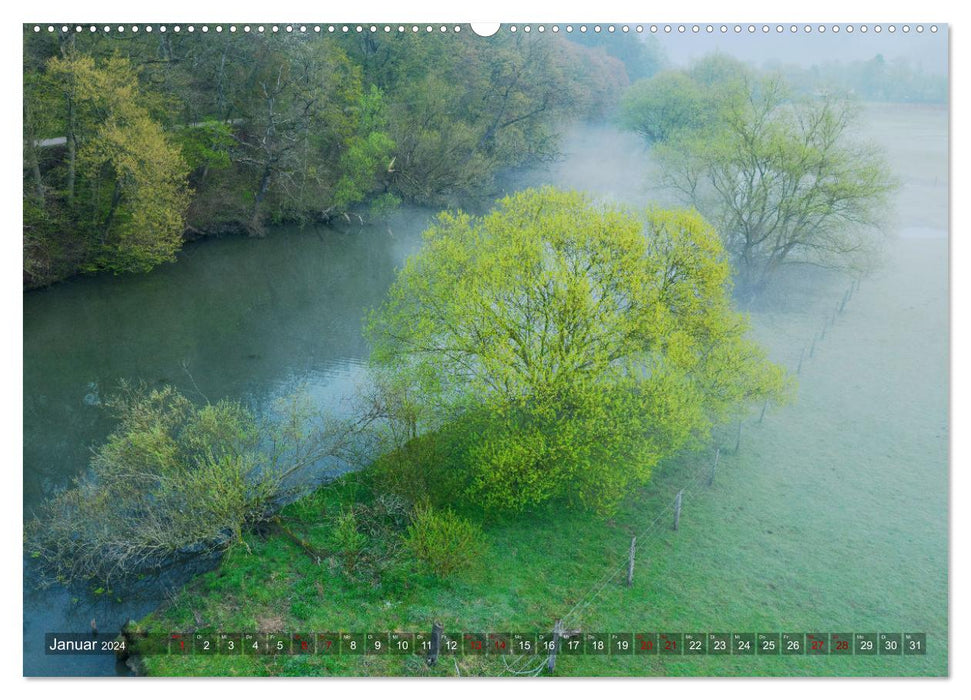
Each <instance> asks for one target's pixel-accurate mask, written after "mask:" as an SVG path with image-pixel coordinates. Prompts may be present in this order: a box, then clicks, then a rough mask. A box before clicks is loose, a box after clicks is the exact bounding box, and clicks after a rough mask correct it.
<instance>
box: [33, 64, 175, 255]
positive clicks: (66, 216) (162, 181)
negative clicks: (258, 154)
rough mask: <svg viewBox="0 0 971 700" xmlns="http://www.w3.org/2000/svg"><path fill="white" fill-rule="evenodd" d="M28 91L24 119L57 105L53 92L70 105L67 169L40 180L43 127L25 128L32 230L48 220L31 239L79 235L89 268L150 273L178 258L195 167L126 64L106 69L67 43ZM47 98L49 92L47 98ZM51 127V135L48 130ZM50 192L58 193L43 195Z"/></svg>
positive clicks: (65, 112)
mask: <svg viewBox="0 0 971 700" xmlns="http://www.w3.org/2000/svg"><path fill="white" fill-rule="evenodd" d="M32 86H33V87H34V89H33V90H28V91H27V92H26V93H25V110H26V111H25V114H32V113H33V112H35V111H37V110H38V109H43V108H45V107H49V100H50V97H49V95H51V94H53V95H56V96H59V97H61V98H62V99H63V102H62V103H61V105H60V107H61V108H60V109H59V110H58V111H59V112H60V113H61V115H62V116H63V121H62V122H61V125H60V129H61V133H62V134H64V135H65V136H66V148H65V153H64V160H63V163H62V164H61V166H60V167H51V166H48V167H47V169H48V171H49V173H50V172H52V173H53V174H54V175H55V176H57V177H54V178H51V182H44V181H42V179H41V178H42V177H43V176H42V174H41V172H40V169H39V168H38V167H36V166H37V161H36V155H35V154H34V151H35V149H34V147H33V146H34V143H33V142H34V138H35V134H36V129H35V128H34V125H32V124H28V127H27V128H26V130H25V135H26V136H25V140H26V141H29V144H25V151H26V152H27V153H28V154H31V157H30V158H28V160H29V164H30V170H31V178H32V180H33V182H34V185H35V186H34V188H33V195H34V196H33V202H32V204H33V206H34V207H36V208H40V209H41V213H42V214H43V218H42V216H41V214H38V213H35V214H34V215H33V216H28V217H27V218H26V219H25V228H27V229H28V230H29V229H30V228H31V226H32V225H35V226H36V224H37V223H39V222H40V221H43V222H44V226H43V227H37V228H39V229H40V230H39V231H33V230H31V231H30V233H29V235H28V237H27V238H28V239H29V238H32V237H34V236H43V234H44V233H45V232H46V233H48V234H49V233H50V229H54V230H55V232H56V234H57V235H58V236H59V237H63V233H64V229H67V231H69V232H71V233H72V234H74V236H75V237H76V239H77V245H78V247H80V248H81V249H82V252H81V253H80V256H81V257H82V261H81V262H80V267H81V268H82V269H85V270H92V271H93V270H111V271H113V272H128V271H142V270H148V269H150V268H152V267H154V266H155V265H158V264H159V263H162V262H165V261H169V260H172V259H174V254H175V252H176V251H177V250H178V249H179V248H180V247H181V245H182V232H183V230H184V224H185V213H186V209H187V207H188V203H189V194H190V193H189V190H188V186H187V182H186V178H187V175H188V167H187V166H186V164H185V161H184V160H183V158H182V155H181V152H180V149H179V148H178V146H177V145H176V144H174V143H173V142H172V141H171V140H170V139H169V137H168V136H167V135H166V134H165V133H164V132H163V131H162V127H161V125H160V124H159V123H158V122H157V121H155V120H154V119H153V118H152V117H151V116H150V114H149V110H148V108H147V104H149V103H150V102H151V97H150V96H148V95H146V94H145V93H143V92H142V90H141V89H140V87H139V85H138V80H137V76H136V75H135V72H134V70H133V69H132V67H131V65H130V64H129V63H128V61H127V60H125V59H121V58H112V59H108V60H106V61H103V62H102V63H101V64H100V65H99V64H97V63H96V62H95V60H94V59H93V58H91V57H90V56H86V55H83V54H80V53H78V52H76V51H74V50H73V49H71V48H70V47H69V46H68V47H67V48H66V50H65V53H64V56H63V57H53V58H51V59H50V60H49V61H47V63H46V73H45V75H44V76H43V78H42V79H35V80H33V81H32ZM45 93H46V95H45ZM48 128H50V127H49V126H48ZM48 191H51V192H55V191H56V195H55V196H47V197H45V196H43V195H44V194H45V193H47V192H48Z"/></svg>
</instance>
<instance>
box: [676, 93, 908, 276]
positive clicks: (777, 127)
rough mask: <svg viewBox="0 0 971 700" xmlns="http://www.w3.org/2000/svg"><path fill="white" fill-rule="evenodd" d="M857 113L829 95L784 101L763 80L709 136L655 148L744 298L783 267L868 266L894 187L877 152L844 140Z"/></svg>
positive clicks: (689, 135)
mask: <svg viewBox="0 0 971 700" xmlns="http://www.w3.org/2000/svg"><path fill="white" fill-rule="evenodd" d="M740 96H741V97H743V99H740ZM855 112H856V109H855V107H854V105H853V104H852V103H851V102H849V101H848V100H846V99H842V98H838V97H836V96H833V95H829V94H826V95H823V96H821V97H817V98H811V99H805V100H802V101H800V102H789V101H788V95H787V91H786V89H785V86H784V85H783V84H782V82H781V81H779V80H778V79H775V78H772V77H765V78H762V79H759V80H749V81H747V82H746V89H745V91H744V92H742V93H736V94H735V95H734V96H733V97H732V98H731V99H726V100H724V101H723V102H722V105H721V109H720V114H719V118H718V120H717V122H716V124H715V125H714V126H713V127H712V128H709V129H705V130H698V131H692V132H682V133H681V134H680V135H679V136H678V137H677V138H675V139H672V140H671V141H669V142H668V143H666V144H664V145H663V146H661V147H659V148H658V149H657V155H658V158H659V160H660V162H661V164H662V171H663V179H664V182H665V183H666V184H667V185H668V186H670V187H672V188H673V189H674V190H676V191H677V192H679V193H680V194H681V195H682V196H683V198H684V200H685V201H686V202H687V203H690V204H691V205H693V206H695V207H696V208H697V209H698V211H700V212H701V213H702V214H703V215H704V216H705V217H706V218H707V219H708V220H709V221H711V222H712V224H713V225H714V226H715V228H716V229H717V230H718V231H719V232H720V234H721V236H722V239H723V240H724V242H725V247H726V249H727V250H728V252H729V254H730V255H731V259H732V263H733V265H734V267H735V269H736V271H737V273H738V278H739V285H738V286H739V288H740V291H741V292H742V293H743V294H757V293H758V292H759V291H760V290H761V289H763V288H764V286H765V284H766V283H767V282H768V280H769V279H770V278H771V276H772V275H773V274H774V273H775V272H776V271H777V270H778V269H779V268H780V266H782V265H783V264H785V263H790V262H799V263H809V264H814V265H820V266H824V267H828V268H833V269H843V270H853V269H861V268H862V267H864V266H866V265H868V264H870V263H872V260H873V258H874V255H875V253H876V251H877V250H878V248H879V238H878V236H879V232H878V231H877V230H876V228H875V224H876V223H878V222H879V220H880V215H881V213H882V212H884V211H885V205H886V201H887V196H888V194H889V193H890V192H891V191H892V189H893V188H894V181H893V179H892V178H891V176H890V173H889V169H888V167H887V165H886V164H885V162H884V160H883V158H882V157H881V155H880V154H879V152H877V151H876V150H875V149H874V148H872V147H870V146H868V145H866V144H860V143H855V142H853V141H851V140H850V139H849V138H848V130H849V128H850V125H851V124H852V122H853V117H854V115H855Z"/></svg>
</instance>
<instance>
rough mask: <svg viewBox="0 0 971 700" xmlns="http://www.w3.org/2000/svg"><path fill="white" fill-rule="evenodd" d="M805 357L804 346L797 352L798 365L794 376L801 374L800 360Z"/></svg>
mask: <svg viewBox="0 0 971 700" xmlns="http://www.w3.org/2000/svg"><path fill="white" fill-rule="evenodd" d="M805 355H806V346H805V345H803V346H802V350H800V351H799V365H798V366H797V367H796V374H799V373H800V372H802V358H803V357H805Z"/></svg>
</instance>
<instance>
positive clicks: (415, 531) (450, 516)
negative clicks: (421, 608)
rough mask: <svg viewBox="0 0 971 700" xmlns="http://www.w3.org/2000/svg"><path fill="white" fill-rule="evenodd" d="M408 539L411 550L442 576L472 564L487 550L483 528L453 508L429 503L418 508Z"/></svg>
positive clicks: (416, 556) (407, 535) (409, 529)
mask: <svg viewBox="0 0 971 700" xmlns="http://www.w3.org/2000/svg"><path fill="white" fill-rule="evenodd" d="M404 540H405V547H406V548H407V549H408V551H410V552H411V554H412V555H413V556H414V557H415V558H416V559H418V560H419V561H421V562H423V563H424V564H426V565H428V566H429V567H430V568H431V570H432V571H433V572H434V573H435V575H437V576H440V577H442V578H445V577H447V576H450V575H452V574H454V573H455V572H456V571H459V570H460V569H466V568H468V567H469V566H471V565H472V564H473V563H475V561H476V560H477V559H478V558H479V556H481V554H482V552H483V549H484V535H483V533H482V529H481V528H480V527H478V526H477V525H475V524H474V523H471V522H469V521H468V520H465V519H464V518H461V517H459V516H458V515H456V514H455V513H454V512H452V511H451V510H450V509H447V508H446V509H442V510H434V509H432V508H431V507H430V506H428V505H420V506H416V507H415V511H414V514H413V516H412V521H411V525H409V526H408V530H407V531H406V532H405V538H404Z"/></svg>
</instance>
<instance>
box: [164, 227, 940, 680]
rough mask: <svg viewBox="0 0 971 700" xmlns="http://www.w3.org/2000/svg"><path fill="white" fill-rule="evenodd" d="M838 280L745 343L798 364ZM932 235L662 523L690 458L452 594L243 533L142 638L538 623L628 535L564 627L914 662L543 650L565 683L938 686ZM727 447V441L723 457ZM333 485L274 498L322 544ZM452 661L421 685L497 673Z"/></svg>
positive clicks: (531, 534)
mask: <svg viewBox="0 0 971 700" xmlns="http://www.w3.org/2000/svg"><path fill="white" fill-rule="evenodd" d="M844 288H845V287H844V285H841V284H835V283H834V284H833V285H831V286H830V287H829V291H828V292H825V293H819V294H816V295H815V299H816V300H815V301H813V302H811V303H810V302H808V301H807V299H808V298H812V295H807V293H806V291H805V290H800V289H798V288H797V287H796V286H794V285H793V286H790V288H789V290H788V298H789V299H790V304H791V306H790V308H787V309H785V310H784V311H783V312H780V313H775V314H768V313H761V314H756V315H755V316H754V318H753V320H754V322H755V326H756V335H757V336H758V337H759V338H760V339H761V340H762V341H763V342H764V343H765V344H766V345H767V346H768V347H769V348H770V350H771V352H772V354H773V356H774V358H775V359H776V360H777V361H779V362H782V363H784V364H786V365H787V366H789V367H790V368H793V369H794V368H795V365H796V363H797V360H798V356H799V351H800V349H801V348H802V347H804V346H806V345H808V343H809V341H810V339H811V338H812V335H813V333H814V332H816V331H818V330H819V329H820V328H821V326H822V322H823V319H824V318H825V317H827V316H828V315H829V314H830V313H831V311H832V309H833V306H834V304H835V303H836V302H837V301H838V300H839V298H840V297H841V295H842V292H843V289H844ZM946 314H947V306H946V241H943V240H941V239H930V240H927V239H925V240H902V241H899V242H897V243H895V244H894V248H893V252H892V254H891V256H890V261H889V264H888V266H887V267H886V268H885V269H884V270H883V271H881V272H880V273H879V274H877V275H876V276H874V277H872V278H869V279H867V280H865V281H864V282H863V285H862V287H861V288H860V290H859V291H858V292H857V293H856V295H854V297H853V298H852V300H851V301H850V302H849V304H848V305H847V308H846V311H845V313H844V314H842V315H840V316H839V317H838V319H837V321H836V324H835V326H834V327H832V328H830V329H828V330H827V332H826V337H825V339H823V340H820V341H819V342H818V343H817V346H816V351H815V354H814V357H813V358H812V359H808V358H807V359H806V361H805V362H804V366H803V370H802V373H801V375H800V377H799V381H800V390H799V396H798V399H797V400H796V402H795V403H794V404H793V405H791V406H787V407H784V408H780V409H772V408H770V410H769V412H768V413H767V415H766V418H765V421H764V423H763V424H762V425H757V424H756V420H757V416H755V417H754V418H753V419H752V420H750V421H749V422H748V424H747V425H746V428H745V430H744V432H743V435H742V448H741V450H740V451H739V453H738V454H737V455H732V454H723V456H722V460H721V464H720V468H719V474H718V478H717V479H716V482H715V484H714V486H713V487H711V488H705V487H704V486H699V487H697V488H694V489H692V490H690V491H689V492H688V493H687V495H686V497H685V502H684V515H683V518H682V522H681V530H680V531H679V532H677V533H675V532H673V531H672V530H671V529H670V525H669V522H670V520H669V517H670V512H669V511H668V510H666V509H667V508H669V504H670V501H671V498H672V496H673V494H674V493H675V492H676V491H677V489H678V488H680V487H681V486H682V485H683V484H685V483H687V482H689V481H692V480H695V479H696V478H697V477H698V476H699V475H702V474H703V473H704V469H705V465H706V464H707V462H708V460H709V459H710V456H709V455H701V454H699V455H695V456H692V457H689V458H687V459H686V460H684V462H683V463H680V464H671V465H668V466H666V467H665V468H664V469H663V470H659V471H658V473H657V474H656V475H655V478H654V480H653V481H652V483H651V484H650V486H649V487H648V488H647V489H646V490H645V491H644V492H643V493H641V494H639V495H638V497H637V498H636V499H632V501H631V503H630V504H628V506H627V507H626V508H625V510H624V511H623V512H622V513H621V514H619V515H618V516H617V517H615V518H614V519H612V520H610V521H608V522H600V521H598V520H597V519H596V518H593V517H591V516H578V515H570V514H559V515H556V516H539V517H534V518H525V519H522V520H519V521H512V522H505V523H491V524H487V525H486V528H485V529H486V533H487V537H488V540H489V545H490V548H489V552H488V554H487V555H486V557H485V560H484V561H483V562H482V565H481V567H479V568H478V569H477V570H475V571H470V572H466V573H465V574H463V575H462V576H461V577H459V578H457V579H455V580H454V581H451V582H445V583H442V582H437V581H435V580H433V579H430V578H426V577H422V576H413V575H409V574H408V573H407V572H406V571H403V570H396V571H395V572H392V573H389V574H388V575H386V576H385V577H384V578H382V579H380V580H378V581H375V582H370V581H367V580H363V579H362V580H354V579H353V578H349V577H348V576H347V575H345V574H344V573H342V570H341V567H340V566H339V565H338V564H337V563H336V562H334V563H329V562H328V561H327V560H324V561H323V562H322V563H321V564H319V565H318V564H317V563H316V562H315V561H313V560H312V559H311V557H309V556H308V555H307V554H306V553H305V552H303V551H302V550H301V549H300V548H299V547H297V546H296V545H295V544H293V543H292V542H291V541H289V540H287V539H285V538H281V537H270V538H268V539H266V540H261V539H259V538H255V537H252V538H250V539H249V540H248V544H249V547H250V549H251V551H250V552H247V551H246V550H245V549H243V548H238V549H237V550H235V551H234V552H232V553H231V554H230V556H229V557H228V558H227V559H226V560H225V562H224V563H223V565H222V566H221V567H220V568H219V569H218V570H216V571H214V572H212V573H210V574H207V575H205V576H202V577H200V578H199V579H197V580H196V581H195V582H194V583H193V584H192V585H191V586H189V587H188V588H187V590H186V591H184V592H183V593H182V594H181V595H180V596H178V597H177V599H176V600H175V601H174V602H173V603H172V604H171V606H169V607H168V608H167V609H166V610H164V611H161V612H160V613H157V614H156V615H155V616H154V617H153V618H152V619H151V620H150V623H149V624H150V625H151V626H152V627H154V628H155V629H157V630H160V631H168V630H180V631H192V630H195V629H203V630H220V631H227V632H233V631H254V630H263V631H275V630H286V631H291V632H296V631H325V630H337V629H340V630H346V631H357V632H365V631H384V630H402V631H425V630H428V629H429V628H430V627H431V622H432V620H435V619H437V620H441V621H442V622H443V623H444V625H445V628H446V631H453V632H460V631H514V632H515V631H524V632H534V631H536V632H539V631H546V630H547V629H548V628H549V627H550V626H551V621H552V620H553V619H554V618H556V617H560V616H563V615H564V614H565V613H566V612H567V611H569V610H570V609H571V608H572V607H573V606H574V605H575V604H577V603H578V602H581V601H582V599H583V598H584V596H585V595H586V594H588V593H589V592H591V591H592V590H596V589H597V588H598V587H599V585H600V583H601V582H602V581H603V580H604V578H605V577H606V576H607V575H608V574H609V573H611V572H613V571H615V570H618V568H619V567H621V566H622V565H623V562H624V558H625V553H626V549H627V544H628V542H629V538H630V534H632V533H634V532H637V533H642V532H643V531H644V530H645V529H646V528H647V527H648V525H649V524H650V523H651V522H652V521H653V520H654V519H655V518H656V517H659V516H660V518H661V520H660V522H659V526H658V527H657V528H655V529H654V531H653V532H652V534H650V535H648V536H646V537H639V548H638V569H637V575H636V577H635V585H634V587H633V588H632V589H630V590H628V589H626V588H624V587H622V586H621V585H619V579H620V577H618V579H617V580H615V581H612V582H610V583H609V584H608V585H606V586H605V587H604V588H603V590H602V591H601V593H600V594H599V595H598V596H596V598H594V599H593V601H592V603H591V604H590V605H589V606H585V607H582V608H581V609H580V610H579V612H578V614H574V615H572V616H571V617H570V618H569V620H568V622H569V623H570V625H569V626H570V627H575V628H581V629H584V630H587V631H604V632H609V631H646V630H652V631H665V630H667V631H675V632H690V631H700V632H706V631H736V632H743V631H745V632H758V631H780V632H840V631H843V632H880V631H904V632H906V631H912V632H920V631H923V632H927V634H928V649H929V653H928V655H927V656H926V657H913V656H911V657H834V656H829V657H806V656H802V657H777V658H771V657H690V658H688V657H686V658H671V657H665V658H659V657H654V658H647V657H583V656H574V657H561V659H560V661H559V663H558V666H557V673H558V674H562V675H880V676H892V675H943V674H946V673H947V653H946V645H947V607H946V606H947V578H946V572H947V415H948V414H947V347H948V346H947V330H946V329H947V316H946ZM733 442H734V435H731V436H726V437H725V438H724V443H725V444H728V445H731V444H732V443H733ZM357 491H359V489H356V488H355V486H354V484H353V479H352V480H351V483H350V484H349V485H345V486H336V487H330V488H328V489H326V490H324V491H321V492H320V493H318V494H315V495H314V496H312V497H310V498H308V499H305V500H304V501H303V502H301V503H298V504H296V505H294V506H292V507H291V508H290V509H289V510H288V512H287V515H288V516H289V517H292V518H294V519H295V522H294V524H293V529H295V530H298V531H299V532H300V533H301V534H302V535H304V536H305V537H307V538H308V539H309V540H310V541H312V542H314V543H315V544H317V545H318V546H320V547H327V529H326V526H325V525H324V524H322V517H321V516H322V514H324V513H327V514H331V515H332V514H333V513H334V512H336V510H337V509H338V507H339V506H338V504H339V502H340V501H341V499H345V500H348V499H353V498H355V497H356V492H357ZM415 661H416V660H415V659H412V660H410V661H408V660H406V659H404V658H401V657H350V656H343V657H299V656H296V657H243V658H240V657H207V658H203V657H190V658H181V657H152V658H150V659H149V661H148V668H149V671H150V672H151V673H152V674H158V675H185V674H188V675H235V674H240V675H262V674H299V675H316V674H323V675H337V674H339V675H388V674H393V675H397V674H426V673H429V671H428V670H427V669H425V667H424V665H423V664H422V663H420V662H419V663H416V662H415ZM503 670H504V666H503V664H502V663H501V661H499V660H496V659H490V658H484V657H460V658H459V659H457V661H456V663H454V664H453V663H452V662H451V661H448V662H445V663H440V664H439V665H438V666H437V667H436V668H435V669H434V670H433V671H431V673H433V674H435V675H439V674H443V675H454V674H455V673H456V672H461V673H462V674H463V675H466V674H474V673H480V674H486V675H495V674H498V673H500V672H502V671H503Z"/></svg>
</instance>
